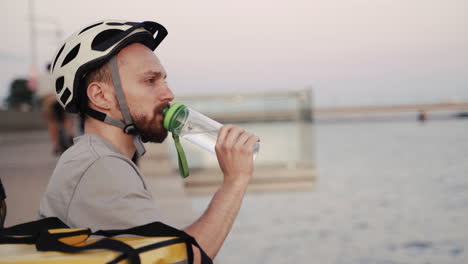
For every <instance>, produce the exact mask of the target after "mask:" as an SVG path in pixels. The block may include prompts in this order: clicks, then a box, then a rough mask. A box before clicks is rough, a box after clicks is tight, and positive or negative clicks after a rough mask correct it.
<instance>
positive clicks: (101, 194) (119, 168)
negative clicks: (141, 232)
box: [67, 157, 160, 231]
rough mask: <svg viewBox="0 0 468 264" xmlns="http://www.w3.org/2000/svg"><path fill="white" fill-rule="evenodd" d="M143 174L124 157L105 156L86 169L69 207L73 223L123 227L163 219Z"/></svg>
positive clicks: (69, 215)
mask: <svg viewBox="0 0 468 264" xmlns="http://www.w3.org/2000/svg"><path fill="white" fill-rule="evenodd" d="M140 177H141V176H140V175H139V174H138V173H137V172H136V171H135V169H134V168H133V167H132V166H131V165H130V164H129V163H128V162H127V161H125V160H123V159H120V158H118V157H102V158H100V159H98V160H96V161H95V162H94V163H93V164H92V165H91V166H90V167H89V168H88V169H87V170H86V172H85V173H84V175H83V177H82V178H81V180H80V182H79V184H78V185H77V187H76V189H75V191H74V194H73V197H72V200H71V202H70V205H69V208H68V221H67V222H68V223H69V224H70V225H71V226H72V227H89V228H91V229H92V230H93V231H94V230H100V229H124V228H130V227H135V226H139V225H143V224H147V223H151V222H155V221H160V215H159V210H158V208H157V206H156V204H155V202H154V200H153V198H152V196H151V193H150V192H149V191H148V190H147V189H146V187H145V186H144V182H143V180H142V179H141V178H140Z"/></svg>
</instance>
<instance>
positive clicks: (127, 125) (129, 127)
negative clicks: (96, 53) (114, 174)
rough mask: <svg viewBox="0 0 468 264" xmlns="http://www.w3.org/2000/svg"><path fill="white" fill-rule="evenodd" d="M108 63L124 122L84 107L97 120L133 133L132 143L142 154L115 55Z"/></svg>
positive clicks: (143, 152) (140, 140) (143, 148)
mask: <svg viewBox="0 0 468 264" xmlns="http://www.w3.org/2000/svg"><path fill="white" fill-rule="evenodd" d="M109 65H110V71H111V74H112V81H113V83H114V87H115V92H116V95H117V102H118V104H119V107H120V112H121V113H122V116H123V118H124V122H122V121H120V120H117V119H115V118H113V117H110V116H108V115H106V114H104V113H102V112H99V111H96V110H94V109H92V108H89V107H87V108H86V113H87V114H88V115H89V116H91V117H93V118H95V119H97V120H100V121H102V122H104V123H107V124H109V125H112V126H115V127H118V128H121V129H122V130H123V131H124V133H125V134H129V135H133V145H135V148H136V151H137V153H138V155H139V156H143V155H144V154H145V152H146V149H145V146H144V145H143V140H142V138H141V135H140V133H139V132H138V129H137V128H136V127H135V124H134V123H133V120H132V117H131V116H130V111H129V110H128V106H127V103H126V101H125V95H124V93H123V89H122V83H121V82H120V77H119V69H118V67H117V56H113V57H112V58H111V59H110V61H109Z"/></svg>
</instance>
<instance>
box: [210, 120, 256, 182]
mask: <svg viewBox="0 0 468 264" xmlns="http://www.w3.org/2000/svg"><path fill="white" fill-rule="evenodd" d="M258 141H260V140H259V138H258V137H256V136H255V135H253V134H251V133H249V132H247V131H245V130H244V129H242V128H239V127H236V126H233V125H225V126H223V127H221V129H220V131H219V135H218V139H217V142H216V146H215V150H216V156H217V157H218V162H219V166H220V167H221V170H222V171H223V174H224V182H225V183H228V184H229V183H234V182H236V183H243V184H248V183H249V181H250V179H251V178H252V174H253V148H254V146H255V144H256V143H257V142H258Z"/></svg>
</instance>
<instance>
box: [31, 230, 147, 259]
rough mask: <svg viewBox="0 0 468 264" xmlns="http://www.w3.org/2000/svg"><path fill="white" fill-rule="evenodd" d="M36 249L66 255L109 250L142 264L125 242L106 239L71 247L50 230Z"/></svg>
mask: <svg viewBox="0 0 468 264" xmlns="http://www.w3.org/2000/svg"><path fill="white" fill-rule="evenodd" d="M36 249H37V250H38V251H59V252H64V253H78V252H81V251H83V250H89V249H107V250H112V251H117V252H120V253H121V254H122V255H121V257H122V256H123V257H124V259H125V258H127V259H128V261H129V263H131V264H140V257H139V255H138V252H137V251H136V250H135V249H134V248H132V247H131V246H129V245H127V244H125V243H124V242H121V241H118V240H114V239H109V238H104V239H101V240H98V241H96V242H95V243H91V244H88V245H84V246H71V245H68V244H66V243H63V242H61V241H60V240H59V239H58V238H57V237H55V236H53V234H50V233H49V232H48V230H43V231H41V232H40V234H39V236H38V239H37V241H36Z"/></svg>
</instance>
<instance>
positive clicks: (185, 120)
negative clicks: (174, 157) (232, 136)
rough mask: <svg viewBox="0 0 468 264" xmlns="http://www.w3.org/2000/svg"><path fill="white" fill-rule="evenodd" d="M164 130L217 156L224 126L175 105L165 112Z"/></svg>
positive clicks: (191, 110) (254, 152) (256, 151)
mask: <svg viewBox="0 0 468 264" xmlns="http://www.w3.org/2000/svg"><path fill="white" fill-rule="evenodd" d="M163 123H164V128H165V129H167V130H168V131H170V132H172V133H173V134H175V135H177V136H179V137H181V138H184V139H186V140H188V141H189V142H191V143H193V144H195V145H197V146H199V147H201V148H203V149H205V150H207V151H209V152H211V153H213V154H215V153H216V152H215V145H216V140H217V138H218V133H219V129H220V128H221V127H222V126H223V125H222V124H220V123H218V122H216V121H214V120H213V119H211V118H209V117H207V116H205V115H202V114H200V113H199V112H197V111H195V110H193V109H191V108H189V107H187V106H185V105H183V104H180V103H175V104H173V105H171V107H169V108H166V109H165V110H164V121H163ZM259 149H260V144H259V143H258V142H257V144H255V146H254V149H253V159H254V160H255V158H256V157H257V154H258V151H259Z"/></svg>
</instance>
